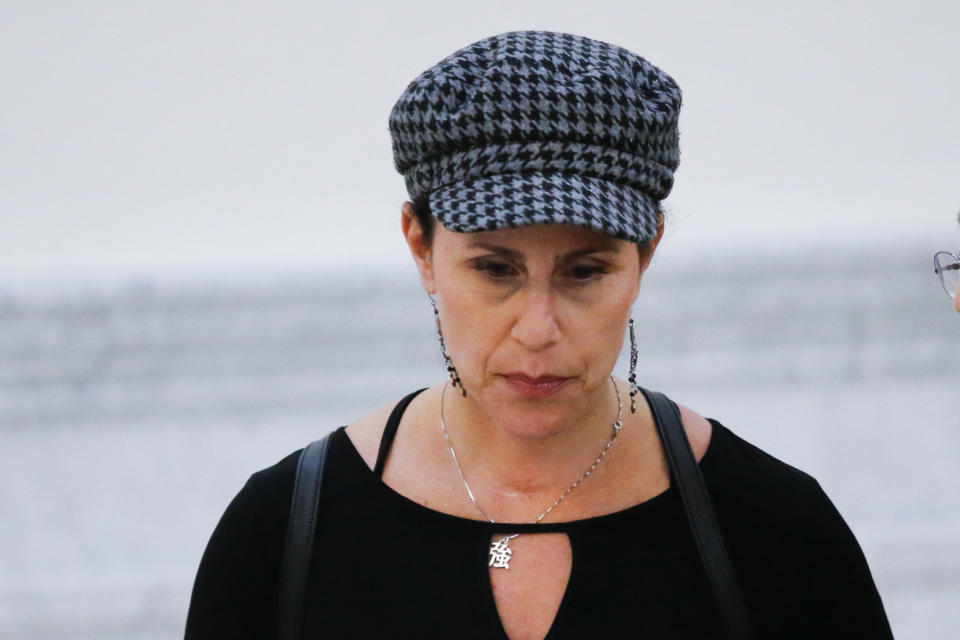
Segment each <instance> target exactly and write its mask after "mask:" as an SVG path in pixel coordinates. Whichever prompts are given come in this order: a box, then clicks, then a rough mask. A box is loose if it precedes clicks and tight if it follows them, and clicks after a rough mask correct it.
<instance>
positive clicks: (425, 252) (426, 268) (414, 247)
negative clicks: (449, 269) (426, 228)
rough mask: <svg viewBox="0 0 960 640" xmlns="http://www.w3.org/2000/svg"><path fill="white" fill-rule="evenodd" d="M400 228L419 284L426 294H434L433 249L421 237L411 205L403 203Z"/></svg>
mask: <svg viewBox="0 0 960 640" xmlns="http://www.w3.org/2000/svg"><path fill="white" fill-rule="evenodd" d="M400 226H401V228H402V229H403V237H404V238H405V239H406V241H407V246H408V247H410V254H411V255H412V256H413V261H414V262H415V263H416V264H417V270H418V271H419V272H420V282H421V284H423V288H424V289H425V290H426V292H427V293H431V294H433V293H436V292H437V287H436V282H435V278H434V274H433V247H431V246H430V245H428V244H427V242H426V238H424V236H423V227H421V226H420V220H419V219H417V214H415V213H414V212H413V204H412V203H411V202H409V201H408V202H404V203H403V207H402V208H401V209H400Z"/></svg>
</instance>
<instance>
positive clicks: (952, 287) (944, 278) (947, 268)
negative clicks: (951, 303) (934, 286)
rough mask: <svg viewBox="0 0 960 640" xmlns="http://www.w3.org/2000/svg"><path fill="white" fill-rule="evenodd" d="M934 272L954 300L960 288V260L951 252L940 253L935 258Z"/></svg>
mask: <svg viewBox="0 0 960 640" xmlns="http://www.w3.org/2000/svg"><path fill="white" fill-rule="evenodd" d="M933 271H934V273H936V274H937V277H938V278H940V284H942V285H943V290H944V291H946V292H947V295H948V296H950V299H951V300H952V299H953V297H954V296H955V295H956V294H957V286H960V258H958V257H957V256H955V255H954V254H952V253H950V252H949V251H940V252H938V253H937V255H935V256H933Z"/></svg>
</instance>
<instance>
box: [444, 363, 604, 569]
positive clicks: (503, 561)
mask: <svg viewBox="0 0 960 640" xmlns="http://www.w3.org/2000/svg"><path fill="white" fill-rule="evenodd" d="M610 382H612V383H613V390H614V391H615V392H616V394H617V419H616V420H614V421H613V434H612V435H611V436H610V440H608V441H607V444H605V445H604V446H603V449H602V450H601V451H600V455H598V456H597V459H596V460H594V461H593V464H592V465H590V468H589V469H587V472H586V473H584V474H583V475H582V476H580V477H579V478H577V479H576V481H574V483H573V484H571V485H570V486H569V487H567V490H566V491H564V492H563V493H562V494H561V495H560V497H559V498H557V499H556V501H555V502H554V503H553V504H552V505H550V506H549V507H547V510H546V511H544V512H543V513H541V514H540V515H539V516H537V520H536V522H537V523H539V522H540V521H541V520H543V519H544V518H546V517H547V514H549V513H550V512H551V511H553V510H554V509H555V508H556V507H557V505H559V504H560V503H561V502H563V501H564V499H565V498H566V497H567V496H568V495H570V493H571V492H572V491H573V490H574V489H576V488H577V487H579V486H580V485H581V484H583V482H584V480H586V479H587V478H589V477H590V476H591V475H592V474H593V472H594V471H596V469H597V467H599V466H600V461H601V460H603V458H604V456H606V455H607V451H608V450H609V449H610V447H612V446H613V442H614V441H615V440H616V439H617V435H619V434H620V429H621V428H622V427H623V423H622V422H621V421H620V418H621V416H622V415H623V403H622V402H621V401H620V389H618V388H617V383H616V382H614V380H613V376H610ZM449 384H450V383H449V382H447V383H445V384H444V385H443V390H442V391H441V392H440V428H441V429H442V430H443V437H444V439H446V441H447V446H448V447H450V455H451V456H453V463H454V464H455V465H456V467H457V473H458V474H460V480H461V481H463V486H464V487H465V488H466V490H467V495H468V496H470V502H472V503H473V506H475V507H476V508H477V511H479V512H480V514H481V515H482V516H483V517H484V518H486V519H487V520H489V521H490V522H492V523H496V520H494V519H493V518H491V517H490V516H489V515H487V512H486V511H484V510H483V507H481V506H480V504H479V503H478V502H477V499H476V497H474V495H473V491H472V490H471V489H470V485H469V484H468V483H467V479H466V477H464V475H463V469H462V468H461V467H460V461H459V460H458V459H457V452H456V451H454V450H453V443H452V442H450V434H449V433H447V423H446V422H445V421H444V419H443V399H444V397H445V396H446V392H447V385H449ZM519 535H520V534H519V533H511V534H509V535H505V536H503V537H502V538H500V539H499V540H495V541H493V542H491V543H490V562H489V566H490V567H493V568H495V569H507V570H509V569H510V559H511V558H512V557H513V549H511V548H510V541H511V540H513V539H514V538H516V537H517V536H519Z"/></svg>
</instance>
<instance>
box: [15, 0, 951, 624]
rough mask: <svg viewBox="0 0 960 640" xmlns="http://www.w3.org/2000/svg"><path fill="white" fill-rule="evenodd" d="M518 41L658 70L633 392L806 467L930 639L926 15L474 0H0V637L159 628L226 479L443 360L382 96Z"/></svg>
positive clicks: (937, 293)
mask: <svg viewBox="0 0 960 640" xmlns="http://www.w3.org/2000/svg"><path fill="white" fill-rule="evenodd" d="M524 28H539V29H552V30H559V31H571V32H574V33H579V34H582V35H586V36H590V37H594V38H598V39H602V40H606V41H609V42H613V43H616V44H619V45H622V46H625V47H627V48H629V49H631V50H633V51H636V52H637V53H639V54H640V55H643V56H645V57H647V58H648V59H649V60H650V61H652V62H653V63H655V64H657V65H659V66H661V67H662V68H664V69H665V70H666V71H667V72H668V73H670V74H671V75H673V76H674V78H675V79H676V80H677V81H678V83H679V84H680V86H681V87H682V88H683V90H684V111H683V114H682V117H681V131H682V142H681V146H682V152H683V156H682V161H681V166H680V170H679V172H678V174H677V182H676V187H675V189H674V192H673V194H672V195H671V197H670V199H669V201H668V203H667V204H668V211H669V216H668V221H667V224H668V232H667V236H666V238H665V240H664V242H663V243H662V244H661V247H660V249H659V250H658V254H657V257H656V258H655V260H654V264H653V267H652V268H651V270H650V271H649V273H648V276H647V279H646V280H645V283H644V288H643V291H642V293H641V296H640V299H639V301H638V303H637V307H636V310H635V314H634V315H635V317H636V319H637V322H638V323H639V325H640V327H641V328H642V330H641V331H640V332H638V335H641V336H647V337H646V338H645V339H644V340H645V342H644V343H642V344H641V359H640V364H639V366H638V369H639V378H640V382H641V383H642V384H644V385H645V386H648V387H653V388H659V389H661V390H663V391H666V392H667V393H669V394H670V395H671V396H673V397H675V398H676V399H678V400H679V401H681V402H683V403H685V404H687V405H689V406H691V407H693V408H695V409H697V410H698V411H700V412H701V413H703V414H704V415H708V416H711V417H715V418H717V419H719V420H721V421H722V422H723V423H724V424H726V425H727V426H728V427H730V428H731V429H733V430H734V431H735V432H737V433H738V434H740V435H742V436H744V437H746V438H747V439H748V440H751V441H753V442H754V443H756V444H758V445H759V446H761V447H763V448H765V449H766V450H768V451H769V452H771V453H773V454H774V455H776V456H778V457H780V458H781V459H783V460H785V461H787V462H789V463H790V464H793V465H795V466H798V467H800V468H802V469H804V470H806V471H808V472H810V473H812V474H813V475H814V476H815V477H816V478H818V480H820V482H821V484H822V485H823V486H824V488H825V489H826V491H827V493H828V494H829V495H830V496H831V497H832V498H833V500H834V502H835V503H836V504H837V506H838V507H839V509H840V511H841V513H843V514H844V516H845V518H846V519H847V521H848V522H849V523H850V525H851V527H852V528H853V530H854V532H855V533H856V534H857V537H858V539H859V540H860V542H861V544H862V546H863V548H864V551H865V553H866V554H867V558H868V560H869V561H870V564H871V567H872V569H873V572H874V576H875V578H876V580H877V584H878V586H879V588H880V592H881V595H882V596H883V599H884V602H885V604H886V606H887V610H888V614H889V616H890V619H891V623H892V625H893V628H894V632H895V634H896V635H897V637H898V638H901V639H903V638H907V639H910V638H913V639H918V640H919V639H922V638H947V637H956V635H957V631H956V628H955V627H956V623H955V620H954V618H955V612H956V610H957V609H958V607H960V498H958V497H957V495H956V490H957V487H958V486H960V472H958V471H957V467H956V460H957V457H958V454H960V315H958V314H957V313H956V312H954V311H953V310H952V309H951V307H950V301H949V300H948V299H947V297H946V296H945V295H944V293H943V291H942V290H941V289H940V288H939V285H938V283H937V282H936V279H935V276H934V274H933V269H932V255H933V253H934V252H935V251H937V250H940V249H950V250H954V251H956V250H957V248H958V246H960V231H958V228H957V224H956V212H957V208H958V206H960V151H958V150H960V117H958V116H957V113H958V110H957V107H958V104H960V82H958V80H960V77H958V74H957V66H958V62H960V43H958V39H957V34H958V33H960V5H958V4H957V3H948V2H930V1H927V2H912V3H906V2H901V3H894V2H871V3H867V2H849V1H846V2H844V1H841V2H830V3H827V2H813V3H805V4H802V5H800V4H796V3H794V5H792V6H789V7H787V6H783V5H778V4H777V3H763V2H759V1H755V2H742V3H724V4H719V3H717V4H712V3H695V2H670V3H666V2H660V3H651V2H605V1H602V0H594V1H592V2H585V3H558V2H499V1H495V0H494V1H491V2H486V3H483V4H480V3H475V4H473V5H469V6H465V5H456V4H454V3H449V2H407V3H402V4H400V3H397V4H392V5H388V6H378V5H373V4H362V3H361V4H347V3H345V2H344V3H333V2H326V3H293V2H290V3H277V2H274V3H266V2H249V1H235V2H229V3H227V2H208V1H194V2H189V3H188V2H165V3H160V2H117V1H114V2H85V3H68V2H10V1H2V2H0V80H2V87H3V88H2V93H0V638H67V637H69V638H98V639H103V638H117V639H119V638H125V639H127V638H137V639H139V638H143V639H146V638H151V639H152V638H175V637H179V636H181V635H182V629H183V620H184V616H185V613H186V607H187V603H188V600H189V593H190V587H191V584H192V580H193V575H194V572H195V571H196V567H197V563H198V562H199V559H200V554H201V553H202V551H203V548H204V545H205V544H206V541H207V538H208V536H209V535H210V533H211V531H212V529H213V527H214V525H215V524H216V521H217V519H218V518H219V517H220V514H221V513H222V511H223V509H224V508H225V506H226V504H227V503H228V502H229V500H230V499H231V497H232V496H233V495H234V494H235V493H236V491H238V490H239V488H240V487H241V486H242V485H243V483H244V481H245V480H246V478H247V477H248V476H249V474H250V473H252V472H253V471H255V470H257V469H260V468H263V467H265V466H268V465H270V464H273V463H274V462H276V461H277V460H278V459H280V458H281V457H283V456H284V455H286V454H287V453H289V452H290V451H292V450H294V449H296V448H299V447H301V446H303V445H304V444H305V443H306V442H308V441H310V440H312V439H314V438H317V437H319V436H321V435H323V434H324V433H325V432H327V431H329V430H330V429H332V428H334V427H336V426H338V425H340V424H346V423H348V422H350V421H352V420H353V419H355V418H356V417H358V416H359V415H361V414H362V413H365V412H367V411H368V410H370V409H371V408H373V407H376V406H380V405H381V404H384V403H386V402H389V401H391V400H395V399H397V398H398V397H400V396H401V395H403V394H405V393H407V392H408V391H410V390H412V389H414V388H417V387H420V386H426V385H430V384H434V383H435V382H438V381H440V380H441V379H442V376H443V373H444V372H443V370H442V368H441V366H440V358H439V353H438V349H437V345H436V343H435V341H434V337H433V325H432V322H433V320H432V314H431V311H430V308H429V304H428V302H427V300H426V297H425V296H424V295H423V292H422V290H421V289H420V288H419V282H418V280H417V276H416V272H415V270H414V268H413V265H412V261H411V260H410V259H409V257H408V255H407V253H406V248H405V245H404V243H403V241H402V238H401V235H400V230H399V208H400V204H401V203H402V202H403V200H404V199H405V195H406V194H405V192H404V189H403V182H402V179H401V178H400V177H399V175H397V174H396V173H395V172H394V171H393V167H392V157H391V153H390V140H389V135H388V133H387V126H386V122H387V115H388V113H389V109H390V107H391V106H392V104H393V101H394V100H395V99H396V98H397V96H399V94H400V93H401V92H402V91H403V89H404V87H405V86H406V85H407V83H408V82H409V81H410V80H412V79H413V78H414V77H415V76H416V75H417V74H418V73H420V72H421V71H423V70H425V69H426V68H427V67H429V66H430V65H432V64H433V63H435V62H437V61H438V60H439V59H441V58H442V57H444V56H446V55H447V54H449V53H451V52H452V51H454V50H455V49H457V48H459V47H461V46H463V45H465V44H467V43H469V42H472V41H474V40H477V39H479V38H482V37H485V36H488V35H492V34H494V33H499V32H502V31H507V30H512V29H524ZM618 371H619V372H620V374H621V375H623V374H624V373H625V371H626V363H625V361H623V359H621V363H620V365H619V368H618ZM370 380H373V381H375V382H376V385H375V388H376V391H375V392H373V393H362V392H361V389H364V388H365V387H366V383H367V382H369V381H370Z"/></svg>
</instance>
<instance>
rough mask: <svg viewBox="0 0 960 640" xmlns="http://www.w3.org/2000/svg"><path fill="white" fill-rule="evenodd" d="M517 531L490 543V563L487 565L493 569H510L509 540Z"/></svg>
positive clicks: (516, 534) (511, 555) (514, 536)
mask: <svg viewBox="0 0 960 640" xmlns="http://www.w3.org/2000/svg"><path fill="white" fill-rule="evenodd" d="M518 535H520V534H519V533H512V534H510V535H509V536H503V537H502V538H500V539H499V540H497V541H495V542H491V543H490V564H489V565H488V566H490V567H493V568H494V569H506V570H508V571H509V570H510V558H511V557H513V549H511V548H510V540H512V539H513V538H516V537H517V536H518Z"/></svg>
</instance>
